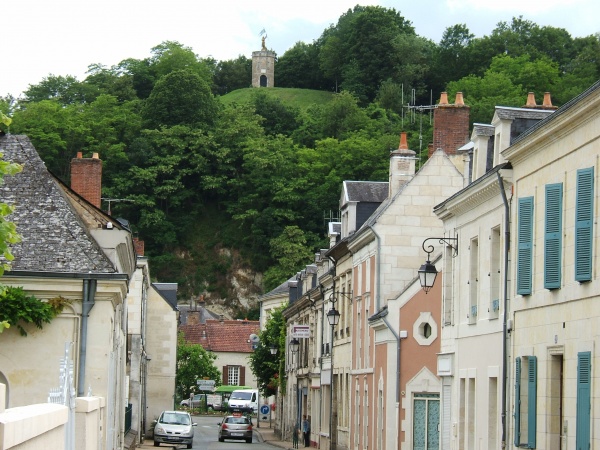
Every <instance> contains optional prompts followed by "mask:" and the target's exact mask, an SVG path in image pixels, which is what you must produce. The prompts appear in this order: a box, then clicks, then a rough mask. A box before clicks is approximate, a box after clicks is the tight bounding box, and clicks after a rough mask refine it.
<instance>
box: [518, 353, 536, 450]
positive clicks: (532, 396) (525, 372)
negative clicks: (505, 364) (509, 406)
mask: <svg viewBox="0 0 600 450" xmlns="http://www.w3.org/2000/svg"><path fill="white" fill-rule="evenodd" d="M514 417H515V446H517V447H524V448H535V433H536V428H537V424H536V421H537V357H535V356H523V357H517V358H516V360H515V416H514Z"/></svg>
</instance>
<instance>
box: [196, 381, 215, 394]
mask: <svg viewBox="0 0 600 450" xmlns="http://www.w3.org/2000/svg"><path fill="white" fill-rule="evenodd" d="M196 383H198V388H200V390H201V391H210V392H214V390H215V380H197V381H196Z"/></svg>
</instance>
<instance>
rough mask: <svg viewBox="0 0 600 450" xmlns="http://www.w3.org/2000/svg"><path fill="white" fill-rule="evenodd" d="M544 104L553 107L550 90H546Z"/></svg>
mask: <svg viewBox="0 0 600 450" xmlns="http://www.w3.org/2000/svg"><path fill="white" fill-rule="evenodd" d="M542 105H543V106H545V107H547V108H551V107H552V99H551V98H550V92H544V102H543V103H542Z"/></svg>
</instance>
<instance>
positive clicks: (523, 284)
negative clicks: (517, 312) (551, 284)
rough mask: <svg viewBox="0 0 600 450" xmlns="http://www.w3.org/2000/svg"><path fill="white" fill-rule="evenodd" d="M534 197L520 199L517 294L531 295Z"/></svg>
mask: <svg viewBox="0 0 600 450" xmlns="http://www.w3.org/2000/svg"><path fill="white" fill-rule="evenodd" d="M532 264H533V197H525V198H520V199H519V204H518V224H517V294H519V295H531V276H532Z"/></svg>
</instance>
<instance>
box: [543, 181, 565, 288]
mask: <svg viewBox="0 0 600 450" xmlns="http://www.w3.org/2000/svg"><path fill="white" fill-rule="evenodd" d="M562 192H563V189H562V183H555V184H548V185H546V223H545V234H544V287H545V288H546V289H558V288H560V275H561V270H560V268H561V259H562V258H561V255H562V253H561V248H562Z"/></svg>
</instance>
